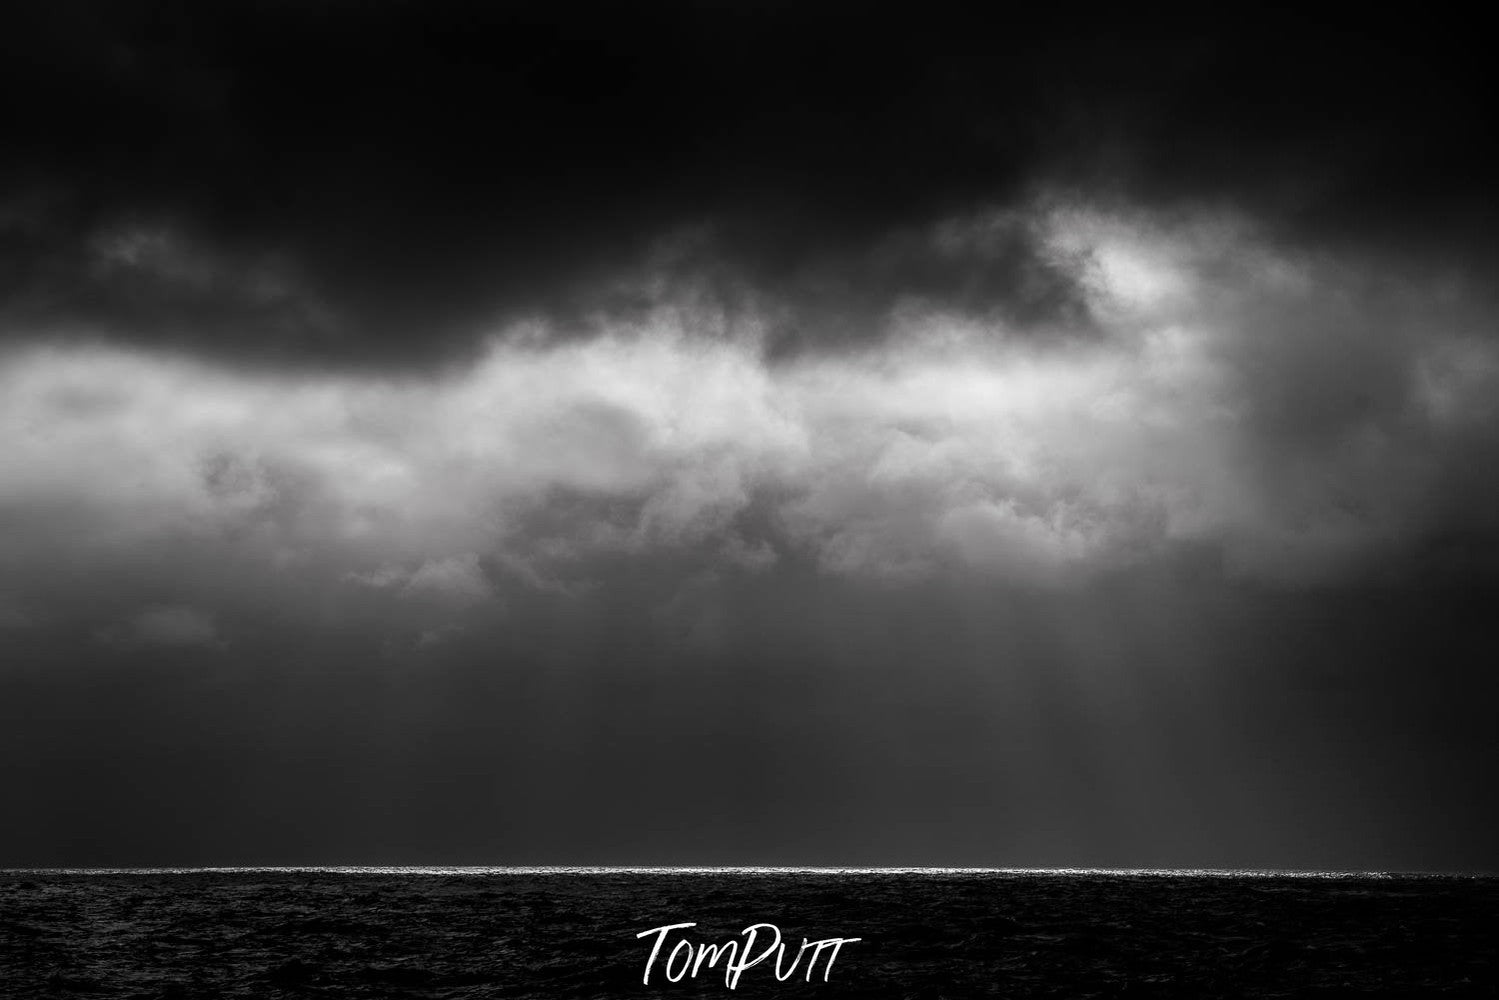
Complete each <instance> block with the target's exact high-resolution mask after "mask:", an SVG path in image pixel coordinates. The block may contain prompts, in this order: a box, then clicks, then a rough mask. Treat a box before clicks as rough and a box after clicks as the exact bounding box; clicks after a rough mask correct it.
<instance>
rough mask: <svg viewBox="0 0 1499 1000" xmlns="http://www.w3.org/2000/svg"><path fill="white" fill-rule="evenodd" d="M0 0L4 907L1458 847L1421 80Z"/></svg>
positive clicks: (1472, 300)
mask: <svg viewBox="0 0 1499 1000" xmlns="http://www.w3.org/2000/svg"><path fill="white" fill-rule="evenodd" d="M30 6H31V7H32V8H33V9H31V10H21V11H18V12H16V13H13V14H7V15H6V21H7V24H6V25H5V27H4V28H3V30H0V92H3V93H5V94H6V95H7V97H6V98H5V99H4V100H5V103H4V105H3V112H0V113H3V118H0V122H3V127H4V130H3V132H0V732H3V737H0V739H3V744H0V745H3V752H0V771H3V780H4V787H5V789H6V791H5V800H6V812H7V813H8V815H10V816H11V817H12V821H11V822H8V823H6V824H3V826H0V864H9V865H39V864H64V865H88V864H240V863H281V864H300V863H353V864H358V863H372V864H373V863H405V864H423V863H431V864H439V863H454V864H463V863H467V864H506V863H516V864H538V863H539V864H569V863H621V864H647V863H649V864H659V863H689V864H694V863H726V864H935V865H964V864H967V865H1001V866H1033V865H1034V866H1042V865H1077V866H1088V865H1123V866H1188V867H1190V866H1216V867H1234V866H1260V867H1281V868H1360V869H1469V868H1484V869H1495V868H1499V857H1496V855H1495V848H1494V841H1493V838H1492V835H1491V831H1492V828H1493V824H1494V822H1495V820H1496V819H1499V816H1496V814H1495V806H1494V805H1493V801H1492V796H1491V791H1492V789H1491V787H1490V786H1491V785H1492V775H1493V773H1494V767H1495V765H1496V763H1499V746H1496V738H1495V736H1494V728H1493V704H1494V701H1493V699H1494V695H1495V693H1496V683H1495V680H1494V676H1493V664H1494V663H1496V662H1499V655H1496V654H1499V640H1496V638H1495V636H1496V632H1495V630H1494V617H1493V607H1494V603H1493V602H1494V598H1495V596H1496V595H1499V587H1496V586H1495V584H1496V572H1495V571H1496V568H1499V330H1496V319H1499V302H1496V292H1499V289H1496V286H1495V282H1494V275H1495V273H1496V271H1495V265H1496V254H1495V251H1494V249H1493V247H1492V245H1491V243H1492V240H1491V237H1492V233H1493V232H1495V223H1496V222H1499V219H1496V217H1495V216H1496V212H1495V205H1494V200H1493V196H1492V178H1493V177H1494V176H1495V175H1496V174H1495V172H1496V167H1499V164H1496V162H1495V161H1496V157H1495V155H1494V139H1493V134H1492V128H1493V126H1492V122H1493V121H1494V120H1495V114H1494V112H1495V109H1494V107H1493V105H1492V100H1491V99H1489V98H1485V97H1483V96H1482V95H1483V94H1484V93H1487V92H1489V90H1490V86H1491V84H1492V83H1493V81H1492V80H1490V79H1488V78H1489V77H1491V76H1492V75H1493V74H1492V71H1491V70H1490V69H1489V66H1490V65H1491V60H1490V59H1489V58H1487V53H1485V52H1483V51H1482V50H1481V46H1480V45H1479V43H1478V41H1477V40H1475V39H1474V38H1473V37H1472V35H1471V33H1468V32H1460V31H1457V30H1453V31H1451V32H1439V31H1428V30H1424V29H1420V28H1416V27H1412V26H1411V25H1410V24H1408V23H1405V22H1404V21H1402V22H1401V23H1399V24H1395V23H1380V22H1379V21H1377V20H1375V19H1372V18H1370V19H1367V20H1366V21H1365V22H1362V23H1360V24H1359V25H1347V24H1344V25H1339V26H1337V30H1332V28H1330V27H1326V26H1321V25H1317V24H1314V23H1311V22H1309V21H1291V20H1286V21H1267V20H1264V19H1253V20H1245V21H1243V22H1240V23H1227V22H1215V23H1208V22H1205V21H1193V22H1171V23H1166V22H1157V23H1144V22H1140V21H1136V20H1132V19H1127V18H1126V17H1125V16H1124V14H1122V13H1116V14H1114V15H1113V16H1112V18H1111V19H1105V20H1096V19H1089V18H1085V17H1084V16H1083V15H1082V13H1081V12H1079V11H1074V10H1071V9H1069V10H1068V11H1067V12H1066V14H1067V16H1065V17H1062V16H1058V17H1057V18H1055V19H1051V20H1048V19H1046V18H1045V17H1044V16H1042V15H1037V14H1031V15H1027V16H1026V17H1023V18H1022V17H1010V18H1007V19H1000V20H999V21H998V22H997V23H996V22H994V21H993V20H991V21H989V22H985V23H980V22H979V21H977V20H974V19H972V18H971V17H967V16H963V15H960V14H959V13H958V12H956V11H951V10H947V9H944V8H943V6H942V5H940V4H931V3H923V4H919V5H911V6H909V7H907V8H906V9H905V10H903V11H902V10H893V11H892V12H890V13H888V14H886V13H876V12H872V11H870V10H867V9H865V8H864V7H863V6H862V5H852V4H848V5H844V4H822V5H816V7H815V9H812V6H813V5H805V4H785V5H780V4H739V3H728V2H725V3H706V2H704V3H673V4H650V5H645V6H638V5H637V6H636V7H629V8H627V7H623V6H619V5H611V6H610V7H607V8H604V7H602V6H601V7H600V8H599V9H592V8H589V7H586V6H585V7H582V8H575V9H569V10H566V11H555V12H554V11H552V10H550V9H548V8H544V7H542V6H539V5H538V6H534V7H527V6H523V5H495V4H490V5H479V4H473V5H462V6H455V5H436V4H401V3H387V4H363V3H361V4H353V3H350V4H340V3H319V4H284V5H282V4H270V5H265V4H257V5H249V4H246V5H237V4H212V5H180V6H175V5H166V6H163V5H160V4H151V5H145V4H139V5H137V4H128V3H126V4H120V3H111V4H102V3H101V4H83V3H71V4H68V3H64V4H57V3H51V4H47V5H41V4H36V5H30ZM991 18H992V13H991Z"/></svg>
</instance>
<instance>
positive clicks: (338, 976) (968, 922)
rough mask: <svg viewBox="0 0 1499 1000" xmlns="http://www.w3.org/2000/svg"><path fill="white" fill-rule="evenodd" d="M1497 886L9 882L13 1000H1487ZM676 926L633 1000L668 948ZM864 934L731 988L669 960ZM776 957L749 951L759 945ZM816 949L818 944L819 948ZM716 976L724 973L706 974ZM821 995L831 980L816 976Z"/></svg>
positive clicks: (281, 877)
mask: <svg viewBox="0 0 1499 1000" xmlns="http://www.w3.org/2000/svg"><path fill="white" fill-rule="evenodd" d="M1496 916H1499V878H1495V877H1481V876H1437V875H1331V874H1325V875H1314V874H1298V875H1293V874H1275V873H1250V872H1160V871H1150V872H1144V871H1140V872H1118V871H1046V872H1040V871H1008V870H982V871H980V870H971V869H968V870H931V869H881V870H869V869H864V870H842V869H515V868H510V869H374V868H343V869H328V868H322V869H196V870H192V869H172V870H150V871H145V870H109V871H101V870H90V871H58V870H45V871H43V870H27V871H21V870H13V871H0V996H4V997H7V998H11V997H14V998H26V997H48V998H59V997H74V996H76V997H100V998H105V997H134V998H152V1000H156V998H172V1000H187V998H220V997H234V998H238V997H257V998H259V997H266V998H301V997H326V998H336V1000H343V998H381V1000H385V998H396V997H424V998H474V1000H477V998H489V997H496V998H499V997H569V998H584V997H611V998H612V997H646V996H650V997H666V998H670V997H684V998H685V997H730V996H750V997H769V996H778V997H821V996H827V997H834V996H838V997H849V996H859V997H892V998H917V997H920V998H939V997H952V998H957V997H980V996H983V997H989V996H993V997H1043V996H1044V997H1136V996H1169V997H1306V996H1327V997H1335V996H1347V995H1350V994H1355V995H1356V994H1361V993H1362V994H1375V995H1382V996H1401V997H1424V996H1462V997H1495V996H1499V968H1496V966H1499V962H1496V955H1499V938H1496V936H1495V926H1496V924H1499V921H1496V920H1495V918H1496ZM687 921H693V922H695V923H696V924H697V926H696V927H693V928H690V929H685V930H682V931H674V932H671V933H670V934H669V935H668V936H667V938H666V940H665V947H664V948H663V951H662V954H661V955H660V956H658V959H657V963H656V965H655V966H654V967H653V968H652V970H651V981H650V984H649V985H645V984H643V983H642V981H641V980H642V976H643V975H644V973H645V971H646V962H647V959H648V958H649V955H650V950H651V948H650V946H651V943H652V939H653V937H654V935H650V936H647V937H645V938H637V935H638V934H640V933H641V932H642V931H647V930H650V929H652V928H656V927H660V926H662V925H665V924H671V923H683V922H687ZM762 922H763V923H770V924H775V925H776V926H777V928H778V929H779V930H780V932H781V934H782V936H783V939H784V940H786V941H787V942H788V943H789V947H788V948H787V953H786V954H785V955H784V957H783V961H784V964H783V965H782V967H781V970H782V971H783V972H784V971H786V970H787V967H788V966H790V965H791V961H792V957H793V956H794V955H796V954H797V952H798V951H799V949H800V946H801V944H802V941H803V939H811V940H814V941H815V940H819V939H825V938H832V937H846V938H852V937H857V938H860V940H859V941H858V942H856V943H853V944H848V945H845V946H844V947H843V948H842V949H841V950H840V952H839V954H838V956H837V958H836V960H835V962H834V963H833V965H832V967H831V969H828V968H825V964H826V953H824V955H823V956H822V958H820V959H819V960H818V962H817V964H816V966H815V968H814V970H813V973H812V975H811V976H810V981H808V978H807V977H806V976H804V975H803V973H804V972H805V971H806V966H807V964H808V963H807V962H806V959H805V957H804V958H803V959H802V965H801V966H800V967H798V968H796V969H795V971H793V972H792V973H791V974H790V975H788V976H787V977H786V979H785V980H784V981H781V980H779V979H778V977H777V975H776V969H775V963H774V960H773V958H768V959H767V960H766V961H764V962H762V963H760V964H758V965H754V966H751V967H749V968H747V969H745V970H744V971H743V972H742V973H741V975H740V978H739V980H738V982H737V988H735V989H734V990H732V991H731V990H729V989H728V986H727V984H726V976H725V973H724V965H725V961H726V960H724V961H720V962H719V963H718V965H717V966H709V965H707V964H706V963H704V964H703V965H702V966H700V968H699V971H698V973H697V975H696V976H693V975H691V974H690V969H689V968H688V967H687V966H686V965H685V964H684V963H685V959H686V957H687V955H688V953H687V952H683V953H682V955H681V956H679V961H678V964H677V965H676V966H674V967H673V971H675V972H677V973H679V974H681V978H680V980H679V981H677V982H670V981H668V980H667V978H666V976H665V974H664V968H663V965H664V961H665V960H666V959H667V958H668V956H667V954H666V949H667V948H672V947H674V946H675V944H676V942H677V941H679V940H682V939H683V937H684V936H685V937H686V938H687V939H688V940H690V941H691V942H692V943H693V945H698V944H722V943H724V942H726V941H728V940H739V941H743V935H742V934H741V932H742V931H744V929H745V928H746V927H748V926H749V925H751V924H756V923H762ZM769 940H771V939H770V936H769V931H768V930H762V931H760V932H759V936H758V938H757V944H756V946H755V951H756V952H760V951H762V950H763V948H762V946H763V945H764V944H765V943H767V942H768V941H769ZM810 952H811V949H808V950H807V953H808V954H810ZM709 957H711V955H710V956H709ZM824 976H826V981H824Z"/></svg>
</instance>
